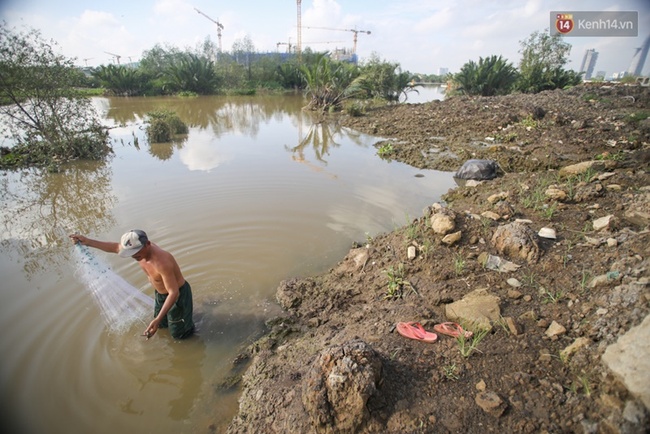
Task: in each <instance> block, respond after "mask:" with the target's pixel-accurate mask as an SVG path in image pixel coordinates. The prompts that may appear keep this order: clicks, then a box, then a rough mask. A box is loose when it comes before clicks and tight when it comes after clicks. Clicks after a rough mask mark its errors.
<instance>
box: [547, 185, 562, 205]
mask: <svg viewBox="0 0 650 434" xmlns="http://www.w3.org/2000/svg"><path fill="white" fill-rule="evenodd" d="M544 194H546V197H548V198H549V199H554V200H557V201H560V202H562V201H565V200H566V198H567V194H566V192H565V191H563V190H560V189H559V188H553V187H549V188H547V189H546V192H545V193H544Z"/></svg>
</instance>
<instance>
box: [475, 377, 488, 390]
mask: <svg viewBox="0 0 650 434" xmlns="http://www.w3.org/2000/svg"><path fill="white" fill-rule="evenodd" d="M486 388H487V385H486V384H485V381H483V380H481V381H479V382H478V383H476V390H478V391H480V392H483V391H484V390H485V389H486Z"/></svg>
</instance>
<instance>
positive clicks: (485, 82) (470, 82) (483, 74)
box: [453, 56, 518, 96]
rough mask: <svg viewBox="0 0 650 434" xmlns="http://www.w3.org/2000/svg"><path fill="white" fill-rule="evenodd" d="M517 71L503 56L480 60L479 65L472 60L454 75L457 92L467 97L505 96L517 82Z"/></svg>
mask: <svg viewBox="0 0 650 434" xmlns="http://www.w3.org/2000/svg"><path fill="white" fill-rule="evenodd" d="M517 77H518V74H517V70H516V69H515V67H514V66H512V64H511V63H507V61H506V60H505V59H503V58H502V57H501V56H490V57H487V58H485V59H484V58H482V57H481V58H479V61H478V63H476V62H474V61H472V60H470V61H469V62H467V63H466V64H464V65H463V67H462V68H461V69H460V72H458V73H457V74H454V77H453V80H454V82H456V84H457V85H458V87H457V88H456V91H457V92H459V93H463V94H467V95H481V96H493V95H505V94H507V93H509V92H510V90H511V89H512V87H513V86H514V84H515V82H516V81H517Z"/></svg>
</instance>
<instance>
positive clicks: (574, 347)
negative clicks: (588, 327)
mask: <svg viewBox="0 0 650 434" xmlns="http://www.w3.org/2000/svg"><path fill="white" fill-rule="evenodd" d="M590 343H591V341H590V340H589V339H588V338H585V337H580V338H578V339H576V340H575V341H573V343H572V344H571V345H569V346H568V347H566V348H565V349H563V350H562V351H560V357H561V358H562V360H565V361H566V360H568V358H569V357H571V356H572V355H573V354H574V353H575V352H576V351H578V350H579V349H580V348H583V347H586V346H587V345H589V344H590Z"/></svg>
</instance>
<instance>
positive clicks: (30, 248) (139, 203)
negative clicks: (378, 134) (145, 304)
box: [0, 96, 455, 434]
mask: <svg viewBox="0 0 650 434" xmlns="http://www.w3.org/2000/svg"><path fill="white" fill-rule="evenodd" d="M94 102H95V104H96V106H97V107H98V108H99V109H100V112H101V113H102V116H103V117H104V118H105V122H106V123H107V124H108V125H112V126H113V127H114V128H113V129H112V130H111V138H112V140H113V142H114V148H115V157H114V158H113V159H112V160H111V161H110V162H109V163H108V164H105V165H102V164H91V163H87V162H78V163H75V164H71V165H69V166H68V167H66V168H65V170H64V171H63V172H61V173H46V174H43V173H40V172H38V171H30V170H28V171H21V172H18V173H13V172H11V173H10V172H7V173H2V175H1V177H0V180H1V182H2V190H1V194H2V196H1V197H2V223H3V225H2V232H3V233H2V243H1V244H0V248H1V255H2V256H1V260H0V276H2V294H3V301H2V303H0V330H2V335H1V337H0V351H1V353H2V365H1V367H0V373H1V381H2V388H1V390H2V392H1V393H2V402H3V403H4V404H3V410H2V420H3V425H5V426H8V427H12V428H13V429H15V430H16V431H14V432H22V433H42V432H49V433H62V432H65V433H88V432H93V433H98V434H102V433H111V434H112V433H115V432H143V433H144V432H156V433H182V432H188V433H189V432H203V431H205V430H206V429H207V427H208V426H209V425H210V424H214V426H215V427H216V428H217V430H219V429H220V428H222V427H224V426H225V425H226V424H227V423H228V421H229V420H230V419H231V418H232V416H233V415H234V414H235V412H236V409H237V397H238V392H237V390H230V391H226V390H223V389H222V388H221V387H220V385H221V384H222V383H223V382H224V380H226V379H227V378H229V377H230V376H232V375H233V374H234V373H235V371H233V364H232V362H233V359H235V357H236V356H237V355H238V354H239V353H240V352H241V351H242V350H243V349H244V348H245V347H246V346H247V345H248V344H250V343H251V342H253V341H254V340H255V339H256V338H257V337H259V336H260V335H261V334H262V333H263V331H264V322H265V321H266V320H267V319H269V318H271V317H273V316H274V315H276V314H277V313H278V308H277V306H276V304H275V302H274V294H275V290H276V288H277V286H278V284H279V282H280V281H281V280H283V279H285V278H289V277H293V276H307V275H313V274H316V273H319V272H323V271H325V270H327V269H328V268H330V267H332V266H333V265H334V264H336V262H338V261H339V260H340V259H341V258H342V257H343V256H344V255H345V253H346V252H347V251H348V249H349V248H350V247H351V245H352V243H353V242H355V241H359V242H363V241H364V240H365V239H366V237H368V236H372V235H373V234H377V233H380V232H385V231H390V230H392V229H393V228H395V227H397V226H402V225H404V224H406V223H407V222H408V221H409V219H412V218H414V217H418V216H420V215H421V213H422V210H423V208H424V207H426V206H428V205H430V204H431V203H433V202H435V201H437V200H439V197H440V195H442V194H443V193H445V192H447V191H448V189H449V188H451V187H453V186H454V185H455V184H454V181H453V179H452V176H451V175H452V174H451V173H444V172H436V171H427V170H418V169H415V168H412V167H410V166H407V165H404V164H401V163H397V162H389V161H385V160H382V159H381V158H379V157H378V156H377V155H376V154H377V151H376V149H375V148H374V147H373V146H372V145H373V143H375V142H376V141H377V140H378V139H377V138H375V137H371V136H367V135H364V134H361V133H358V132H355V131H352V130H347V129H345V128H340V127H337V126H335V125H329V124H325V123H315V122H314V121H313V119H312V118H311V117H310V115H309V114H308V113H305V112H303V111H301V107H302V106H303V105H304V101H303V99H302V98H301V97H299V96H288V97H277V96H275V97H254V98H234V97H200V98H186V99H179V98H123V99H108V98H97V99H96V100H94ZM160 108H166V109H171V110H174V111H176V112H177V113H178V114H179V115H180V117H181V118H182V119H183V120H184V121H185V122H186V123H187V124H188V125H189V127H190V131H189V134H188V135H187V137H184V138H181V139H178V140H176V141H174V142H173V143H167V144H154V145H149V144H148V143H147V142H146V139H145V135H144V128H145V126H144V124H143V118H144V116H145V114H146V113H147V112H149V111H151V110H153V109H160ZM133 228H141V229H144V230H146V231H147V232H148V234H149V236H150V238H151V239H152V240H153V241H155V242H157V243H158V244H159V245H161V246H162V247H163V248H165V249H167V250H169V251H171V252H172V253H174V254H175V256H176V258H177V260H178V262H179V263H180V265H181V268H182V270H183V273H184V275H185V277H186V278H187V279H188V281H189V282H190V283H191V284H192V287H193V291H194V302H195V318H196V322H197V325H198V329H199V331H198V333H197V335H196V336H194V337H193V338H192V339H189V340H186V341H182V342H178V341H174V340H173V339H171V338H170V337H169V335H168V333H166V332H165V331H161V332H159V333H158V334H157V335H156V336H155V337H154V338H153V339H151V340H149V341H146V340H144V339H142V338H141V337H140V336H139V335H140V333H141V332H142V330H143V329H144V325H143V326H135V327H133V328H132V329H131V330H129V331H128V332H127V333H125V334H123V335H112V334H109V333H108V332H107V329H106V325H105V324H104V323H103V321H102V318H101V315H100V311H99V309H98V307H97V305H96V304H95V302H94V301H93V298H92V296H91V295H90V293H89V291H88V290H87V289H86V288H84V287H83V285H82V284H81V282H80V281H79V279H77V278H76V277H75V271H76V270H77V269H78V267H79V264H77V263H75V261H74V255H73V254H72V245H71V244H70V243H69V242H68V239H67V237H66V234H67V233H70V232H75V231H79V232H82V233H86V234H87V235H89V236H92V237H95V238H98V239H106V240H117V239H119V236H120V235H121V234H122V233H123V232H124V231H126V230H129V229H133ZM95 252H96V255H97V257H99V258H100V259H101V260H103V261H105V262H106V263H107V264H108V265H110V266H111V267H112V269H113V270H114V271H115V272H116V273H117V274H119V275H120V276H122V277H123V278H125V279H126V280H127V281H128V282H130V283H131V284H132V285H133V286H135V287H136V288H139V289H141V290H142V291H143V292H145V293H147V294H149V295H152V293H153V290H152V289H151V287H150V286H148V284H147V281H146V278H145V277H144V274H143V273H142V272H141V271H140V270H139V267H138V266H137V264H135V263H134V262H133V261H132V260H130V259H129V260H126V259H121V258H119V257H117V256H116V255H108V254H105V253H103V252H97V251H95Z"/></svg>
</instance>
